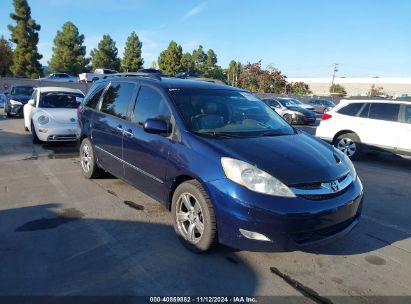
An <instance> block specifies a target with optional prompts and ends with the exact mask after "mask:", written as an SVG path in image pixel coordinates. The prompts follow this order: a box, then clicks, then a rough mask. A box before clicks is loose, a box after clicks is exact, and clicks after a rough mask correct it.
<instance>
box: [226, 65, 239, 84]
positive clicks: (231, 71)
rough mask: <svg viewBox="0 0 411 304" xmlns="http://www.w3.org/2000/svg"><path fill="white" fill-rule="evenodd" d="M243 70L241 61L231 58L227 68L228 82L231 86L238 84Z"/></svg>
mask: <svg viewBox="0 0 411 304" xmlns="http://www.w3.org/2000/svg"><path fill="white" fill-rule="evenodd" d="M241 70H242V66H241V63H240V62H238V61H235V60H231V61H230V63H229V64H228V68H227V83H228V84H229V85H231V86H237V85H238V78H239V77H240V74H241Z"/></svg>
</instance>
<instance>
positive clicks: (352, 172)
mask: <svg viewBox="0 0 411 304" xmlns="http://www.w3.org/2000/svg"><path fill="white" fill-rule="evenodd" d="M334 151H335V152H336V153H337V154H338V155H339V156H340V157H341V158H342V159H343V160H344V163H345V164H346V165H347V166H348V169H350V175H351V177H352V179H353V180H356V179H357V171H356V170H355V167H354V164H353V163H352V161H351V159H350V158H349V157H348V156H347V155H346V154H345V153H343V152H341V151H340V150H338V149H337V148H334Z"/></svg>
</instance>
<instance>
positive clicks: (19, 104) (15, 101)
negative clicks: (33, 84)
mask: <svg viewBox="0 0 411 304" xmlns="http://www.w3.org/2000/svg"><path fill="white" fill-rule="evenodd" d="M10 104H11V105H12V106H21V105H23V104H22V103H21V102H20V101H17V100H14V99H10Z"/></svg>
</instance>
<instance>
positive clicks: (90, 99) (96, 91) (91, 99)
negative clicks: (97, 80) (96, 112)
mask: <svg viewBox="0 0 411 304" xmlns="http://www.w3.org/2000/svg"><path fill="white" fill-rule="evenodd" d="M105 86H106V83H101V84H99V85H96V86H95V87H94V88H92V91H91V92H90V93H89V94H88V95H87V97H86V99H85V100H84V105H85V106H86V107H88V108H91V109H95V108H96V107H97V104H98V101H99V100H100V97H101V94H103V91H104V88H105Z"/></svg>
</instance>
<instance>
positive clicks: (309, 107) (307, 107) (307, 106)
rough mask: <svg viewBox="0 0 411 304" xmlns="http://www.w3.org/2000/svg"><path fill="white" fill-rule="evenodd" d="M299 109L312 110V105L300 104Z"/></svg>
mask: <svg viewBox="0 0 411 304" xmlns="http://www.w3.org/2000/svg"><path fill="white" fill-rule="evenodd" d="M300 107H301V108H304V109H309V110H314V107H313V106H312V105H309V104H302V105H300Z"/></svg>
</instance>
